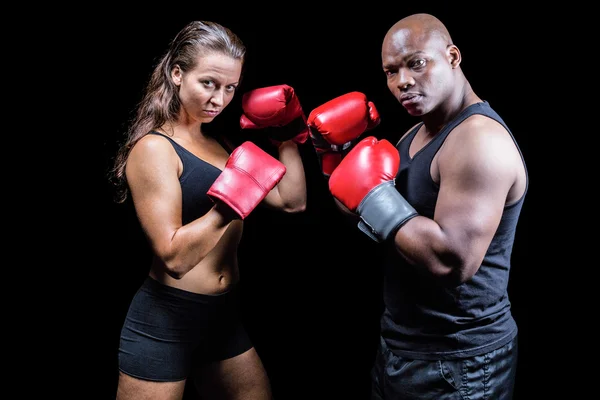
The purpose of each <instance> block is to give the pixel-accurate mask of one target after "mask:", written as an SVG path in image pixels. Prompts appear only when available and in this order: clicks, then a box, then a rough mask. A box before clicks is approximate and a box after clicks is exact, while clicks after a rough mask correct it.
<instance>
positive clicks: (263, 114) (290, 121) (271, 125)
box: [240, 85, 308, 146]
mask: <svg viewBox="0 0 600 400" xmlns="http://www.w3.org/2000/svg"><path fill="white" fill-rule="evenodd" d="M242 109H243V111H244V113H243V114H242V116H241V117H240V126H241V128H242V129H261V130H266V134H267V136H268V137H269V139H270V140H271V142H272V143H273V144H275V145H276V146H279V145H280V144H281V142H283V141H286V140H293V141H294V142H296V143H299V144H302V143H304V142H306V140H307V139H308V126H307V124H306V116H305V115H304V111H303V110H302V106H301V105H300V101H299V100H298V97H297V96H296V93H295V92H294V89H293V88H292V87H291V86H288V85H276V86H268V87H264V88H258V89H254V90H251V91H249V92H247V93H244V96H242Z"/></svg>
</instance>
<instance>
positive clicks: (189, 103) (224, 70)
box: [172, 53, 242, 122]
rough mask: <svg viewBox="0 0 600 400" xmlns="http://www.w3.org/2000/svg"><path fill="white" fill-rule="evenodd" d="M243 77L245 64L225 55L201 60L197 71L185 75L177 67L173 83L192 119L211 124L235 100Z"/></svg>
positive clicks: (174, 70)
mask: <svg viewBox="0 0 600 400" xmlns="http://www.w3.org/2000/svg"><path fill="white" fill-rule="evenodd" d="M241 73H242V62H241V61H240V60H236V59H234V58H231V57H229V56H227V55H224V54H221V53H211V54H209V55H204V56H201V57H199V58H198V62H197V64H196V67H195V68H194V69H192V70H190V71H186V72H183V71H181V69H180V68H179V67H175V68H174V69H173V72H172V79H173V82H174V83H175V85H177V86H179V98H180V100H181V104H182V107H183V110H182V111H183V112H185V113H186V114H187V116H188V118H191V119H195V120H198V121H199V122H210V121H212V120H213V119H214V118H215V117H216V116H217V115H219V113H221V112H222V111H223V109H224V108H225V107H227V105H229V103H230V102H231V100H232V99H233V95H234V94H235V91H236V88H237V86H238V84H239V81H240V76H241Z"/></svg>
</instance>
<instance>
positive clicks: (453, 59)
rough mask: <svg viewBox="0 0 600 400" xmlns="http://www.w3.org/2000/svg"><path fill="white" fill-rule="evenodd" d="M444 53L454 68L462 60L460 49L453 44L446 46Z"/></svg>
mask: <svg viewBox="0 0 600 400" xmlns="http://www.w3.org/2000/svg"><path fill="white" fill-rule="evenodd" d="M446 54H447V56H448V61H450V65H452V68H456V67H458V66H459V65H460V62H461V61H462V56H461V54H460V50H459V49H458V47H456V46H455V45H453V44H451V45H449V46H448V47H447V48H446Z"/></svg>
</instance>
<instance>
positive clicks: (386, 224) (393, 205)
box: [356, 181, 418, 243]
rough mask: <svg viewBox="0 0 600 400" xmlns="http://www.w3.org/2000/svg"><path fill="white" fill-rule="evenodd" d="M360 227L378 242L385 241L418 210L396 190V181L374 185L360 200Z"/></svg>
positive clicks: (357, 210)
mask: <svg viewBox="0 0 600 400" xmlns="http://www.w3.org/2000/svg"><path fill="white" fill-rule="evenodd" d="M356 212H357V213H358V215H359V216H360V221H359V222H358V228H359V229H360V230H361V231H362V232H364V233H365V234H366V235H367V236H369V237H370V238H371V239H373V240H374V241H376V242H379V243H380V242H385V241H386V240H388V239H389V238H390V237H391V236H393V235H395V233H396V232H397V231H398V229H400V228H401V227H402V225H404V224H405V223H406V222H407V221H408V220H410V219H411V218H414V217H416V216H417V215H418V213H417V211H416V210H415V209H414V208H413V207H412V206H411V205H410V204H409V203H408V201H406V199H405V198H404V197H402V195H401V194H400V193H399V192H398V190H396V187H395V185H394V181H387V182H384V183H382V184H380V185H377V186H376V187H374V188H373V189H372V190H371V191H370V192H369V193H368V194H367V195H366V196H365V197H364V199H363V200H362V201H361V202H360V204H359V205H358V208H357V209H356Z"/></svg>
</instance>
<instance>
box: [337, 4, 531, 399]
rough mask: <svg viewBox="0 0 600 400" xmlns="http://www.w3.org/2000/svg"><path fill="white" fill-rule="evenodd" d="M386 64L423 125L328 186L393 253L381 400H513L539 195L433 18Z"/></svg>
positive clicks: (387, 275) (417, 19)
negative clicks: (512, 281) (521, 236)
mask: <svg viewBox="0 0 600 400" xmlns="http://www.w3.org/2000/svg"><path fill="white" fill-rule="evenodd" d="M381 57H382V65H383V70H384V72H385V74H386V76H387V84H388V88H389V89H390V91H391V92H392V94H393V95H394V97H395V98H396V99H397V100H398V101H399V102H400V104H401V105H402V106H403V107H404V108H405V109H406V111H407V112H408V113H409V114H410V115H411V116H414V117H419V119H420V122H419V123H417V124H416V125H414V126H413V127H412V128H411V129H410V130H408V131H407V132H406V133H405V134H404V135H403V136H402V137H401V138H400V140H399V141H398V143H397V144H396V146H395V147H394V146H393V145H392V144H391V143H389V142H388V141H386V140H377V139H375V138H374V137H367V138H365V139H363V140H361V141H360V142H359V143H358V144H356V145H355V146H354V148H353V149H352V150H351V151H350V152H349V153H348V154H347V155H346V156H345V157H344V159H343V160H342V161H341V163H340V164H339V165H338V166H337V167H336V169H335V170H334V171H333V173H332V174H331V177H330V179H329V188H330V190H331V193H332V194H333V196H334V197H335V198H336V200H338V201H339V203H341V204H340V206H343V207H342V208H345V209H347V210H346V211H348V210H349V211H351V212H352V213H353V214H354V215H356V216H358V217H359V218H360V219H359V223H358V227H359V228H360V229H361V230H362V231H363V232H365V233H366V234H367V235H368V236H369V237H371V238H372V239H374V240H375V241H377V242H381V246H382V249H385V251H386V252H387V254H386V258H385V265H384V293H383V294H384V304H385V309H384V312H383V315H382V318H381V341H380V348H379V351H378V354H377V357H376V360H375V364H374V366H373V370H372V399H433V398H435V399H438V400H439V399H457V398H469V399H484V398H485V399H488V398H489V399H495V400H505V399H511V398H512V396H513V388H514V380H515V372H516V364H517V332H518V329H517V325H516V322H515V320H514V318H513V316H512V314H511V308H510V307H511V304H510V301H509V298H508V293H507V285H508V279H509V272H510V267H511V254H512V248H513V243H514V239H515V232H516V228H517V222H518V219H519V215H520V211H521V208H522V205H523V202H524V199H525V194H526V192H527V187H528V176H527V169H526V166H525V162H524V160H523V157H522V154H521V151H520V149H519V147H518V145H517V143H516V141H515V139H514V137H513V135H512V133H511V131H510V130H509V128H508V127H507V126H506V124H505V123H504V121H503V120H502V118H501V117H500V116H499V115H498V114H497V113H496V112H495V111H494V110H493V109H492V108H491V106H490V104H489V103H488V102H486V101H484V100H482V99H481V98H479V97H478V96H477V94H476V93H475V92H474V91H473V89H472V87H471V85H470V83H469V81H468V80H467V78H466V77H465V75H464V74H463V71H462V70H461V67H460V64H461V60H462V59H461V52H460V50H459V49H458V47H457V46H456V45H455V44H454V43H453V41H452V38H451V37H450V34H449V32H448V30H447V29H446V27H445V26H444V25H443V23H442V22H441V21H440V20H438V19H437V18H436V17H434V16H432V15H428V14H415V15H411V16H408V17H406V18H403V19H401V20H400V21H398V22H397V23H396V24H394V25H393V26H392V27H391V28H390V29H389V31H388V32H387V34H386V35H385V38H384V40H383V45H382V52H381Z"/></svg>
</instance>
